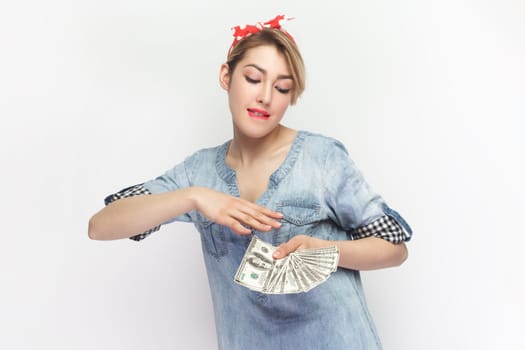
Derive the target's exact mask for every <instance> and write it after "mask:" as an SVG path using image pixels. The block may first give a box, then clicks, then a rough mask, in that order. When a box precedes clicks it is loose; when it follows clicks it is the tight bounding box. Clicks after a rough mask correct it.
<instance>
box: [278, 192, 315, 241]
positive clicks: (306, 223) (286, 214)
mask: <svg viewBox="0 0 525 350" xmlns="http://www.w3.org/2000/svg"><path fill="white" fill-rule="evenodd" d="M276 207H277V211H278V212H280V213H282V214H283V219H282V220H281V224H282V226H281V227H280V228H279V229H278V230H276V231H275V233H274V235H273V245H275V246H277V245H279V244H281V243H283V242H287V241H288V240H289V239H290V238H292V237H294V236H296V235H301V234H305V235H311V234H310V233H311V231H312V230H314V229H315V227H316V226H317V225H318V224H319V222H320V220H321V206H320V205H319V204H318V203H316V202H315V201H311V200H303V199H296V200H293V199H290V200H284V201H281V202H279V203H277V206H276Z"/></svg>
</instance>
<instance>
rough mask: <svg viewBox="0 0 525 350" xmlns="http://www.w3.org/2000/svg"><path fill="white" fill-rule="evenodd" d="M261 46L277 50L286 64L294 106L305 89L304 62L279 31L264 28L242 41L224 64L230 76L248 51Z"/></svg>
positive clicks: (295, 46) (291, 41)
mask: <svg viewBox="0 0 525 350" xmlns="http://www.w3.org/2000/svg"><path fill="white" fill-rule="evenodd" d="M263 45H271V46H274V47H275V48H277V50H278V51H279V52H280V53H282V55H283V56H284V58H285V60H286V63H288V67H289V69H290V71H291V72H290V74H291V76H292V80H293V82H294V84H293V89H292V99H291V104H292V105H294V104H295V103H296V102H297V99H298V98H299V96H301V94H302V93H303V91H304V89H305V80H306V79H305V69H304V62H303V58H302V57H301V53H300V52H299V48H298V47H297V45H296V44H295V42H294V41H293V40H292V39H291V38H290V37H289V36H288V35H287V34H286V33H284V32H283V31H281V30H279V29H270V28H264V29H262V30H261V31H260V32H257V33H255V34H252V35H250V36H248V37H246V38H244V39H242V40H241V41H240V42H239V43H238V44H237V45H236V46H235V47H234V48H233V49H232V50H231V51H230V54H229V55H228V60H227V61H226V64H228V69H229V71H230V74H233V71H234V70H235V67H236V66H237V63H239V61H241V60H242V59H243V58H244V56H245V55H246V52H248V50H250V49H253V48H256V47H259V46H263Z"/></svg>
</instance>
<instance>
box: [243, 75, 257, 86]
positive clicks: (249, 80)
mask: <svg viewBox="0 0 525 350" xmlns="http://www.w3.org/2000/svg"><path fill="white" fill-rule="evenodd" d="M244 78H245V79H246V81H247V82H248V83H250V84H257V83H260V82H261V81H260V80H257V79H252V78H250V77H249V76H247V75H246V76H244Z"/></svg>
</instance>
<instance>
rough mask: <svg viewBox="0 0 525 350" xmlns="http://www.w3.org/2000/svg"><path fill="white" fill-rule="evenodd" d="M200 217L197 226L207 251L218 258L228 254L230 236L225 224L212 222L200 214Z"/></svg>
mask: <svg viewBox="0 0 525 350" xmlns="http://www.w3.org/2000/svg"><path fill="white" fill-rule="evenodd" d="M198 219H199V220H198V223H196V225H195V226H196V228H197V230H198V231H199V233H200V236H201V242H202V245H203V247H204V248H205V249H206V252H207V253H208V254H210V255H211V256H213V257H215V258H216V259H219V258H221V257H223V256H224V255H226V253H227V252H228V247H227V239H228V237H227V232H226V230H225V228H224V226H222V225H219V224H216V223H214V222H211V221H209V220H207V219H206V218H204V217H203V216H202V215H200V214H199V215H198Z"/></svg>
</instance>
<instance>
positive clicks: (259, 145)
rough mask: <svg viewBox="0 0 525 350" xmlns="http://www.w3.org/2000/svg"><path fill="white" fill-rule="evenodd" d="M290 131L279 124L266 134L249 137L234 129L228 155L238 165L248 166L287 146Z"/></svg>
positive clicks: (269, 156)
mask: <svg viewBox="0 0 525 350" xmlns="http://www.w3.org/2000/svg"><path fill="white" fill-rule="evenodd" d="M292 132H293V131H292V130H291V129H288V128H287V127H285V126H282V125H279V126H277V127H276V128H275V129H274V130H273V131H272V132H270V133H269V134H268V135H266V136H263V137H260V138H251V137H249V136H246V135H243V134H241V133H240V132H238V131H237V130H235V129H234V131H233V140H232V142H231V144H230V149H229V151H228V156H229V158H230V160H231V161H232V163H234V164H237V165H238V166H250V165H251V164H253V163H255V162H258V161H260V160H261V159H268V158H271V157H272V156H273V155H274V154H275V153H276V152H279V151H280V150H281V149H282V148H283V147H286V146H289V142H288V137H289V136H290V134H291V133H292Z"/></svg>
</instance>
